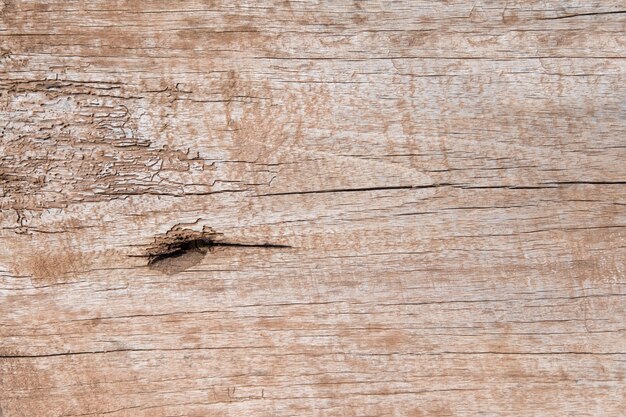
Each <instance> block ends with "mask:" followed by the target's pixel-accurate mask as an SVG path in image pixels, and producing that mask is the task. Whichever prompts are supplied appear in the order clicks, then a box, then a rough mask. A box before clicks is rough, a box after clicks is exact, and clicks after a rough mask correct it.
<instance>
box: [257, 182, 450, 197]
mask: <svg viewBox="0 0 626 417" xmlns="http://www.w3.org/2000/svg"><path fill="white" fill-rule="evenodd" d="M446 185H452V184H444V183H442V184H429V185H394V186H389V187H363V188H335V189H329V190H312V191H286V192H282V193H267V194H257V195H256V196H257V197H266V196H275V195H297V194H327V193H354V192H360V191H385V190H418V189H424V188H437V187H441V186H446Z"/></svg>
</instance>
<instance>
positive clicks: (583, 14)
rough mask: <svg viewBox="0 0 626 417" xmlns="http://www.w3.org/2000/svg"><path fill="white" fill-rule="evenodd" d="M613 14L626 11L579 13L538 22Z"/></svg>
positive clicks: (546, 18) (547, 18)
mask: <svg viewBox="0 0 626 417" xmlns="http://www.w3.org/2000/svg"><path fill="white" fill-rule="evenodd" d="M611 14H626V10H616V11H613V12H590V13H578V14H570V15H565V16H557V17H542V18H540V19H538V20H561V19H572V18H575V17H585V16H604V15H611Z"/></svg>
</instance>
